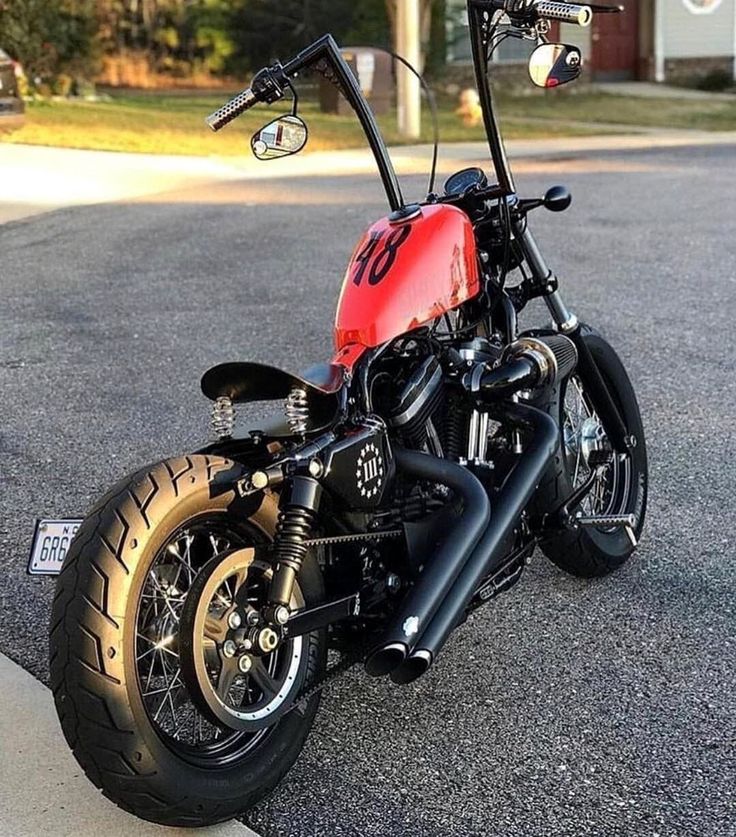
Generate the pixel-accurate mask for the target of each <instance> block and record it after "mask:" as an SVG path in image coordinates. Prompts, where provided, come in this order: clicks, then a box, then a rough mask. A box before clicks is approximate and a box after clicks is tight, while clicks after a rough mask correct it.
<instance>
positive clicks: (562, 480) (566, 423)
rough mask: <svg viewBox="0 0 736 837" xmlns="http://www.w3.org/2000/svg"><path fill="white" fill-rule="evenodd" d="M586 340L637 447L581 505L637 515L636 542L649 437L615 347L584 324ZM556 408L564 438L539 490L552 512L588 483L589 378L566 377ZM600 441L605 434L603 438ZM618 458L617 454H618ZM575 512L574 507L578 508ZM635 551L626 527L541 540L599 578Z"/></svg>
mask: <svg viewBox="0 0 736 837" xmlns="http://www.w3.org/2000/svg"><path fill="white" fill-rule="evenodd" d="M581 328H582V331H583V338H584V340H585V342H586V343H587V345H588V348H589V349H590V351H591V354H592V355H593V358H594V359H595V362H596V364H597V366H598V369H599V371H600V373H601V375H602V377H603V379H604V380H605V382H606V383H607V385H608V387H609V390H610V392H611V394H612V396H613V399H614V401H615V402H616V404H617V406H618V408H619V411H620V412H621V416H622V418H623V421H624V424H625V425H626V430H627V434H628V435H629V436H633V437H634V438H635V439H636V446H635V447H634V449H633V450H632V451H630V452H629V453H628V454H627V456H626V458H625V459H619V458H618V457H616V459H615V462H614V463H613V464H612V465H611V466H609V469H608V471H607V472H606V476H605V479H604V481H603V484H602V485H601V486H600V487H599V486H598V484H597V483H596V486H595V488H594V491H593V492H591V495H589V496H588V497H587V498H586V499H585V500H584V501H583V503H582V504H581V507H582V511H583V513H584V514H594V515H600V514H615V515H623V514H633V515H634V517H635V519H636V523H635V526H634V528H633V534H634V536H635V539H636V541H637V542H638V540H639V538H640V536H641V532H642V530H643V528H644V521H645V517H646V508H647V494H648V486H649V473H648V466H647V449H646V439H645V436H644V426H643V424H642V420H641V413H640V411H639V405H638V403H637V399H636V393H635V392H634V388H633V386H632V384H631V381H630V379H629V376H628V374H627V372H626V369H625V368H624V365H623V363H622V362H621V360H620V358H619V357H618V355H617V354H616V352H615V350H614V349H613V347H612V346H611V345H610V344H609V343H608V342H607V341H606V340H605V339H604V338H603V337H602V336H601V335H600V334H599V333H598V332H597V331H595V330H594V329H593V328H591V327H590V326H586V325H583V326H581ZM575 400H578V401H579V403H580V415H579V416H578V419H580V421H577V422H576V420H575V416H574V415H572V414H574V413H575V412H576V408H575V406H574V402H575ZM553 409H554V410H555V411H559V412H558V415H557V416H556V418H558V419H559V424H560V429H561V437H560V447H559V449H558V452H557V454H556V456H555V460H554V465H553V467H551V468H550V471H549V472H548V475H547V477H546V479H545V480H544V482H543V483H542V485H541V486H540V489H539V492H538V508H539V509H540V510H543V512H544V513H548V512H550V511H551V510H553V509H557V508H559V507H560V506H561V505H562V503H564V502H565V500H566V499H567V498H569V497H570V496H571V495H572V493H573V491H574V490H575V489H576V488H578V487H579V485H580V484H581V483H582V482H584V481H585V477H586V476H587V475H588V473H589V470H588V473H586V469H585V465H584V453H585V450H586V446H593V445H595V444H596V440H595V438H594V436H595V430H596V424H598V426H600V422H599V421H598V419H597V415H596V413H595V410H594V409H593V407H592V404H591V403H590V399H589V398H588V395H587V392H586V390H585V381H584V380H581V379H580V378H579V377H578V376H573V377H571V378H570V379H569V380H567V381H565V382H564V383H563V386H562V391H561V394H560V397H559V400H557V399H556V400H555V402H554V406H553ZM598 435H599V439H598V442H600V441H602V440H603V439H604V438H605V437H604V436H603V437H601V436H600V431H599V434H598ZM615 456H616V455H615ZM571 511H573V512H574V511H575V510H574V509H573V510H571ZM634 550H635V546H634V545H633V544H632V542H631V540H630V538H629V536H628V535H627V533H626V531H625V530H624V529H622V528H609V529H606V528H594V529H593V528H582V527H581V528H579V529H569V530H564V531H561V532H557V533H555V534H554V535H553V536H550V537H549V538H547V539H546V540H545V541H543V542H542V551H543V552H544V553H545V555H546V556H547V557H548V558H549V559H550V560H551V561H553V562H554V563H555V564H557V566H558V567H560V568H561V569H563V570H565V572H568V573H570V574H571V575H576V576H580V577H582V578H596V577H600V576H605V575H608V574H609V573H611V572H614V571H615V570H617V569H618V568H619V567H621V566H622V565H623V564H624V563H626V561H627V560H628V559H629V558H630V557H631V555H632V554H633V552H634Z"/></svg>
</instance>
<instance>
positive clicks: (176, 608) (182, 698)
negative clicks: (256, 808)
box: [135, 514, 269, 763]
mask: <svg viewBox="0 0 736 837" xmlns="http://www.w3.org/2000/svg"><path fill="white" fill-rule="evenodd" d="M263 542H264V538H263V535H262V534H261V533H260V532H257V531H255V530H254V529H253V528H252V527H249V526H247V525H246V526H243V525H242V524H240V523H237V524H236V523H232V522H230V521H229V520H228V519H227V517H226V516H224V515H221V514H215V515H210V516H208V517H200V518H198V519H197V520H195V521H193V522H191V523H188V524H186V525H185V526H183V527H181V528H180V529H178V530H177V531H175V532H174V533H173V534H172V536H171V537H170V538H169V539H168V541H167V542H166V543H165V544H164V546H163V547H162V548H161V549H160V550H159V551H158V553H157V555H156V556H155V558H154V560H153V562H152V563H151V566H150V568H149V570H148V574H147V576H146V579H145V582H144V584H143V588H142V590H141V593H140V595H139V601H138V612H137V618H136V634H135V665H136V673H137V676H138V685H139V689H140V695H141V698H142V700H143V704H144V707H145V709H146V713H147V714H148V717H149V720H150V722H151V724H152V725H153V727H154V729H155V730H156V731H157V732H158V734H159V735H160V736H161V737H162V738H163V739H164V740H165V741H166V742H167V744H168V745H169V746H170V747H172V749H175V750H177V751H179V752H180V753H181V754H182V755H184V756H185V757H187V758H189V759H190V760H192V761H195V762H200V763H201V762H205V763H211V762H212V761H213V760H214V761H215V762H217V763H225V762H228V761H231V760H233V759H237V758H241V757H242V756H243V755H244V754H245V753H246V752H248V751H249V750H251V749H253V748H255V747H256V746H257V745H258V744H259V743H261V741H262V740H263V739H264V738H265V737H266V736H267V735H268V734H269V730H268V729H267V728H264V729H262V730H259V731H254V732H242V731H234V730H232V729H227V728H224V727H223V726H222V725H218V724H215V723H212V721H211V720H210V719H209V718H208V717H207V716H206V715H205V714H204V713H202V712H201V711H200V709H199V708H198V707H197V705H196V703H195V702H194V701H193V699H192V695H191V693H190V691H189V689H188V687H187V685H186V682H185V680H184V678H183V677H182V666H181V659H180V644H181V636H180V629H181V617H182V611H183V608H184V604H185V602H186V599H187V596H188V593H189V591H190V588H191V586H192V584H193V583H194V581H195V579H196V578H197V576H198V574H199V573H200V572H201V570H202V567H204V566H205V565H206V564H207V563H208V562H210V561H212V560H213V559H217V557H218V556H221V555H223V554H225V553H227V552H228V551H229V550H232V549H233V548H238V547H241V548H242V547H251V546H254V545H257V544H262V543H263ZM232 595H234V591H232V590H229V589H228V588H227V587H224V588H222V589H221V590H219V591H218V603H219V605H220V606H222V607H227V606H228V601H229V599H228V596H232ZM207 627H208V630H207V632H208V633H212V632H213V631H214V630H215V629H216V627H217V626H216V623H215V621H213V620H210V621H208V626H207ZM216 638H217V637H216V635H215V636H213V638H212V639H209V640H208V641H209V642H210V643H211V644H213V645H214V643H215V641H216ZM231 685H232V683H231Z"/></svg>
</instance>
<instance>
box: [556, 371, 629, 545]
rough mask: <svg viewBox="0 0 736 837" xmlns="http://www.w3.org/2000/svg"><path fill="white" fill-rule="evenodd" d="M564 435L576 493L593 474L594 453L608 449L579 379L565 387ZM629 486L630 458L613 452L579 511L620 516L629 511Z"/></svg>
mask: <svg viewBox="0 0 736 837" xmlns="http://www.w3.org/2000/svg"><path fill="white" fill-rule="evenodd" d="M562 433H563V439H564V451H565V458H566V460H567V467H568V472H569V474H570V479H571V482H572V487H573V490H577V489H578V488H580V486H582V485H583V484H584V483H585V482H586V481H587V480H589V479H590V477H591V475H592V473H593V470H592V468H591V466H590V464H589V462H590V458H591V454H592V453H593V452H594V451H598V450H603V449H606V448H607V447H609V443H608V438H607V436H606V433H605V430H604V429H603V425H602V424H601V421H600V419H599V417H598V415H597V413H596V412H595V410H594V409H593V407H592V405H591V403H590V400H589V398H588V396H587V394H586V393H585V391H584V389H583V385H582V382H581V381H580V379H579V378H578V377H577V376H575V377H572V378H570V380H569V381H568V382H567V385H566V387H565V395H564V402H563V410H562ZM630 486H631V457H630V455H628V454H627V455H625V456H620V455H618V454H616V453H614V454H613V459H612V461H611V462H610V463H609V464H608V465H606V466H604V467H603V468H600V469H599V470H598V473H597V476H596V479H595V481H594V482H593V487H592V488H591V490H590V492H589V493H588V494H587V495H586V497H585V498H584V499H583V501H582V502H581V504H580V510H581V511H582V512H583V514H585V515H587V516H600V515H617V514H621V513H623V512H624V511H625V509H626V505H627V501H628V498H629V490H630ZM601 531H610V530H607V529H605V528H603V529H601Z"/></svg>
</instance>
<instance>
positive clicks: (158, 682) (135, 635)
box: [50, 456, 326, 826]
mask: <svg viewBox="0 0 736 837" xmlns="http://www.w3.org/2000/svg"><path fill="white" fill-rule="evenodd" d="M242 471H243V469H242V468H241V466H239V465H236V464H235V463H234V462H231V461H229V460H225V459H220V458H217V457H205V456H189V457H185V458H182V459H175V460H169V461H167V462H162V463H160V464H158V465H154V466H152V467H149V468H146V469H144V470H142V471H140V472H138V473H137V474H135V475H133V476H132V477H129V478H127V479H125V480H123V481H122V482H121V483H119V484H118V485H117V486H116V487H115V488H113V489H112V491H111V492H110V493H109V494H108V495H107V496H106V497H105V498H103V499H102V500H101V501H100V503H98V505H97V506H96V507H95V508H94V509H93V510H92V512H91V514H90V516H89V517H88V518H87V519H86V521H85V522H84V524H83V525H82V527H81V528H80V530H79V533H78V535H77V537H76V538H75V540H74V542H73V544H72V546H71V548H70V551H69V554H68V556H67V558H66V560H65V562H64V567H63V570H62V573H61V575H60V576H59V579H58V583H57V592H56V597H55V600H54V606H53V614H52V628H51V640H50V652H51V661H50V662H51V684H52V689H53V692H54V698H55V702H56V707H57V711H58V713H59V717H60V719H61V724H62V729H63V731H64V735H65V736H66V739H67V742H68V743H69V746H70V747H71V748H72V750H73V752H74V755H75V756H76V758H77V760H78V761H79V763H80V764H81V766H82V767H83V769H84V771H85V773H86V774H87V776H88V777H89V778H90V779H91V780H92V781H93V782H94V784H95V785H97V787H99V788H101V789H102V791H103V792H104V794H105V795H106V796H107V797H109V798H110V799H111V800H112V801H113V802H116V803H117V804H118V805H119V806H120V807H122V808H124V809H125V810H127V811H130V812H131V813H134V814H136V815H138V816H139V817H142V818H143V819H146V820H150V821H152V822H157V823H161V824H165V825H178V826H200V825H206V824H211V823H215V822H219V821H223V820H227V819H230V818H232V817H234V816H237V815H238V814H240V813H242V812H243V811H245V810H247V809H248V808H249V807H251V806H252V805H254V804H255V803H256V802H258V801H259V800H261V799H262V798H263V797H264V796H265V795H267V794H268V793H269V792H270V791H271V790H272V789H273V788H274V787H275V786H276V785H277V784H278V782H279V781H280V780H281V778H282V777H283V776H284V774H285V773H286V772H287V771H288V770H289V768H290V767H291V766H292V764H293V763H294V761H295V760H296V758H297V757H298V755H299V753H300V751H301V748H302V746H303V744H304V741H305V739H306V737H307V735H308V733H309V730H310V728H311V725H312V722H313V719H314V716H315V714H316V711H317V707H318V703H319V698H318V697H313V698H312V699H311V700H310V701H308V702H306V703H302V704H300V705H299V706H298V708H296V709H294V711H292V712H289V713H288V714H285V710H286V709H287V708H288V707H290V706H291V705H292V704H293V701H294V698H295V697H296V696H297V695H298V694H299V693H300V692H301V691H302V690H303V689H304V688H305V687H309V686H310V685H312V684H314V683H315V682H316V681H317V679H318V678H319V677H320V676H321V674H322V673H323V671H324V668H325V665H326V639H325V635H324V632H323V631H316V632H314V633H312V634H308V635H306V636H303V637H298V638H296V639H292V640H290V641H289V640H286V641H284V642H282V643H281V644H280V645H279V646H278V648H276V649H275V650H272V651H269V652H266V649H264V651H263V653H261V654H258V655H256V654H255V653H252V654H250V655H249V657H250V659H249V660H248V661H247V666H246V665H245V664H242V663H241V664H240V665H239V663H240V657H241V651H240V650H239V649H242V648H244V647H246V646H245V643H244V642H241V643H240V645H239V649H236V645H237V643H236V642H233V638H235V639H237V635H236V633H233V632H232V631H231V630H230V627H232V626H233V625H235V620H233V619H232V618H229V617H231V616H232V610H234V609H236V607H239V606H240V604H237V605H236V601H237V602H238V603H242V602H247V603H248V607H249V610H253V611H257V609H258V608H259V606H260V604H261V602H264V603H265V596H266V591H267V589H268V581H269V578H270V572H271V569H270V566H269V563H268V561H266V560H264V557H263V546H264V545H265V544H267V543H268V542H269V541H270V540H272V538H273V535H274V531H275V527H276V519H277V500H276V498H275V497H274V496H272V495H270V494H263V495H260V496H256V497H255V498H252V499H250V498H249V499H248V500H247V501H244V500H239V499H238V498H237V497H236V495H235V492H234V491H233V490H232V487H233V485H234V482H235V481H236V480H237V479H238V478H240V477H242V476H243V473H242ZM259 547H260V549H259ZM195 596H196V597H197V606H196V607H192V601H193V599H194V597H195ZM323 599H324V590H323V584H322V577H321V573H320V570H319V566H318V564H317V562H316V560H315V559H314V557H313V556H307V559H306V561H305V563H304V565H303V567H302V571H301V572H300V575H299V579H298V581H297V583H296V585H295V591H294V600H293V601H292V606H293V607H294V608H303V607H304V606H305V605H316V604H320V603H321V602H322V601H323ZM228 620H229V622H230V623H231V625H230V627H229V626H228ZM200 624H201V625H204V626H205V627H203V628H202V630H201V631H200V633H201V635H200V634H197V635H196V636H195V635H192V631H193V628H192V626H196V625H200ZM207 626H209V627H207ZM228 643H229V645H228ZM192 649H194V651H193V650H192ZM242 656H245V653H244V652H243V654H242ZM194 668H197V670H198V671H200V670H201V672H202V674H201V677H200V680H199V681H196V683H198V684H199V686H198V687H197V686H196V685H195V680H193V677H194V675H193V674H192V671H191V670H192V669H194ZM212 707H214V709H213V708H212ZM236 721H237V722H236Z"/></svg>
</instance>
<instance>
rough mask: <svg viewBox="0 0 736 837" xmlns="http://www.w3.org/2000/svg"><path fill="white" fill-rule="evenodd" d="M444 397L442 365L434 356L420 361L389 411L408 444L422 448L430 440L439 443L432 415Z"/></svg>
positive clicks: (393, 424) (392, 420)
mask: <svg viewBox="0 0 736 837" xmlns="http://www.w3.org/2000/svg"><path fill="white" fill-rule="evenodd" d="M442 396H443V388H442V367H441V366H440V363H439V361H438V360H437V358H436V357H434V356H433V355H430V356H429V357H427V358H425V359H423V360H421V361H419V362H418V363H417V364H416V365H415V366H414V368H413V369H412V370H411V372H410V373H409V374H408V376H407V377H406V378H405V380H403V381H402V382H401V385H400V387H399V390H398V393H397V395H396V396H395V398H394V399H392V401H393V403H392V404H391V407H390V410H389V412H388V417H387V418H388V425H389V427H391V428H392V429H393V430H394V431H395V432H396V434H397V435H398V436H399V437H400V438H401V440H402V442H403V443H404V444H405V445H406V446H407V447H410V448H414V449H422V448H423V447H425V445H426V444H427V443H428V441H429V442H431V443H433V445H439V439H438V438H437V431H436V428H435V427H434V425H433V424H432V416H433V415H434V414H435V413H436V412H437V410H438V408H439V407H440V405H441V402H442ZM432 437H434V438H432Z"/></svg>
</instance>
